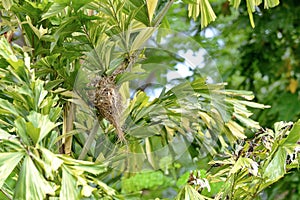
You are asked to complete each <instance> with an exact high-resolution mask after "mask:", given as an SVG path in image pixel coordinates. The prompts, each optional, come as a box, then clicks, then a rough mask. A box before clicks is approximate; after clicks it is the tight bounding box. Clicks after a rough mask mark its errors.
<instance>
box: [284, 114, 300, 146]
mask: <svg viewBox="0 0 300 200" xmlns="http://www.w3.org/2000/svg"><path fill="white" fill-rule="evenodd" d="M299 140H300V120H298V121H297V122H296V123H295V124H294V126H293V128H292V130H291V131H290V133H289V135H288V136H287V138H286V140H285V141H284V143H283V146H284V147H288V148H289V149H290V150H291V151H294V149H295V147H296V146H298V144H297V142H299Z"/></svg>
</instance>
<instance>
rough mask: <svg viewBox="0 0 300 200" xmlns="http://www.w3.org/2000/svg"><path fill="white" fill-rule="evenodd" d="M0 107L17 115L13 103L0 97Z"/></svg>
mask: <svg viewBox="0 0 300 200" xmlns="http://www.w3.org/2000/svg"><path fill="white" fill-rule="evenodd" d="M0 108H3V109H4V110H6V111H8V112H10V113H11V114H13V115H14V116H16V117H17V116H19V113H18V111H17V110H16V109H15V107H14V105H13V104H12V103H10V102H9V101H7V100H4V99H0Z"/></svg>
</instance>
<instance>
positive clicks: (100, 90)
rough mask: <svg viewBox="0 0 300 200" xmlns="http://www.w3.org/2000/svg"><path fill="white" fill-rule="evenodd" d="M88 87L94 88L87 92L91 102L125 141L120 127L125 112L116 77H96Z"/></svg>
mask: <svg viewBox="0 0 300 200" xmlns="http://www.w3.org/2000/svg"><path fill="white" fill-rule="evenodd" d="M88 87H91V88H93V89H92V90H89V91H88V92H87V95H88V98H89V100H90V102H91V103H92V104H93V105H94V106H95V108H96V109H97V110H98V111H99V114H100V115H101V117H103V118H105V119H106V120H108V121H109V122H110V123H111V124H112V125H113V126H114V127H115V129H116V131H117V134H118V138H119V139H120V140H124V139H125V138H124V134H123V131H122V127H121V125H120V121H121V113H122V111H123V107H122V98H121V95H120V93H119V90H118V87H117V86H116V83H115V76H114V75H111V76H104V77H96V78H94V79H93V80H92V81H91V83H89V84H88Z"/></svg>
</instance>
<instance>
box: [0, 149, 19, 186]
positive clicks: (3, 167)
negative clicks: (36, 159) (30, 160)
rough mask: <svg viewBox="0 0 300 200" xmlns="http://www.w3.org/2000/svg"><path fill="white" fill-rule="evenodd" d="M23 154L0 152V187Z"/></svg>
mask: <svg viewBox="0 0 300 200" xmlns="http://www.w3.org/2000/svg"><path fill="white" fill-rule="evenodd" d="M23 156H24V152H9V153H0V188H2V185H3V183H4V181H5V180H6V179H7V177H8V176H9V175H10V173H11V172H12V171H13V170H14V168H15V167H16V165H17V164H18V163H19V162H20V160H21V159H22V158H23Z"/></svg>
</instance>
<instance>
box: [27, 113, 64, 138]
mask: <svg viewBox="0 0 300 200" xmlns="http://www.w3.org/2000/svg"><path fill="white" fill-rule="evenodd" d="M27 118H28V121H29V122H30V123H31V124H32V126H33V127H35V128H38V129H39V130H40V131H39V133H37V132H36V131H31V130H30V129H27V131H28V134H29V135H30V137H31V138H32V139H33V140H34V142H35V144H36V143H38V142H40V141H41V140H42V139H43V138H44V137H45V136H46V135H47V134H48V133H49V132H50V131H52V130H53V129H54V128H55V127H57V126H58V125H60V124H59V123H56V124H55V123H53V122H51V121H50V119H49V117H48V115H42V114H40V113H37V112H35V111H32V112H30V114H29V116H28V117H27ZM30 127H31V125H30ZM28 128H29V127H28ZM36 134H38V136H37V135H36Z"/></svg>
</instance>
